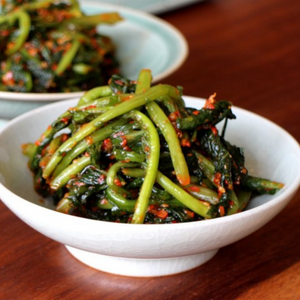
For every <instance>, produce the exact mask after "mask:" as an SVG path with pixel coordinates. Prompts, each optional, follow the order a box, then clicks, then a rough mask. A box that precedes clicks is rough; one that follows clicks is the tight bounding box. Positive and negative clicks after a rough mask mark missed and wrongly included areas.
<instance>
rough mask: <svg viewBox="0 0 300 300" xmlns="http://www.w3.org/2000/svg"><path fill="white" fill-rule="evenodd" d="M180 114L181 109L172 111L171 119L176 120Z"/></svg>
mask: <svg viewBox="0 0 300 300" xmlns="http://www.w3.org/2000/svg"><path fill="white" fill-rule="evenodd" d="M178 115H179V111H174V112H172V113H170V114H169V120H170V121H171V122H175V121H176V120H177V118H178Z"/></svg>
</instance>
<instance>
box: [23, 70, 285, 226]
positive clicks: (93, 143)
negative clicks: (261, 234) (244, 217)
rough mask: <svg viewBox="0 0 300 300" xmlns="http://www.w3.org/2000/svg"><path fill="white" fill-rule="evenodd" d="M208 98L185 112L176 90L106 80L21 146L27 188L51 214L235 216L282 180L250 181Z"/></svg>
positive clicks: (220, 113) (227, 111) (183, 218)
mask: <svg viewBox="0 0 300 300" xmlns="http://www.w3.org/2000/svg"><path fill="white" fill-rule="evenodd" d="M235 118H236V117H235V115H234V114H233V112H232V110H231V103H230V102H228V101H220V102H217V101H216V100H215V95H213V96H211V97H209V99H207V101H206V103H205V105H204V107H203V108H202V109H199V110H197V109H194V108H188V107H185V105H184V102H183V99H182V95H181V89H179V88H175V87H172V86H169V85H162V84H161V85H156V86H152V87H151V72H150V71H149V70H142V71H141V72H140V75H139V78H138V79H137V81H132V80H128V79H126V78H122V77H120V76H112V78H111V79H110V80H109V84H108V85H107V86H103V87H98V88H94V89H92V90H90V91H88V92H86V94H85V95H83V96H82V98H81V99H80V100H79V102H78V105H77V106H76V107H73V108H69V109H68V110H67V111H66V112H64V113H63V114H62V115H61V116H60V117H59V118H58V119H57V120H55V121H54V122H53V123H52V125H51V126H49V127H48V128H47V129H46V130H45V132H44V133H43V134H42V135H41V137H40V138H39V139H38V140H37V141H36V142H35V143H34V144H32V143H28V144H25V145H23V153H24V154H25V155H27V156H28V157H29V167H30V169H31V170H32V172H33V174H34V186H35V189H36V190H37V192H39V193H40V194H41V195H43V196H47V195H50V196H52V197H53V199H54V203H55V204H56V205H57V210H58V211H60V212H64V213H69V214H74V215H77V216H81V217H86V218H92V219H97V220H105V221H113V222H126V223H137V224H140V223H176V222H187V221H196V220H204V219H211V218H216V217H222V216H225V215H231V214H235V213H238V212H240V211H242V210H243V209H245V207H246V206H247V204H248V203H249V201H251V198H253V197H254V196H256V195H259V194H263V193H271V194H272V193H275V192H277V191H278V190H280V189H281V188H282V187H283V184H281V183H278V182H273V181H270V180H267V179H262V178H256V177H253V176H250V175H249V174H248V171H247V169H246V167H245V157H244V152H243V149H242V148H239V147H237V146H235V145H231V144H230V143H229V142H228V141H226V140H225V128H223V130H222V134H221V135H220V134H219V131H218V129H217V128H216V127H215V125H216V124H217V123H219V122H220V121H222V120H225V124H226V121H227V120H229V119H235Z"/></svg>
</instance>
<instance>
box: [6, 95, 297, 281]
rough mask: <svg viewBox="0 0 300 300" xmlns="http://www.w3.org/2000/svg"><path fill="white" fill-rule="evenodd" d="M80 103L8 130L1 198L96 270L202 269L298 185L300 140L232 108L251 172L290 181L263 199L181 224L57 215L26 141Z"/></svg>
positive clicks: (32, 116) (232, 130)
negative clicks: (41, 191) (38, 189)
mask: <svg viewBox="0 0 300 300" xmlns="http://www.w3.org/2000/svg"><path fill="white" fill-rule="evenodd" d="M185 101H186V104H187V106H193V107H197V108H200V107H202V106H203V103H204V102H203V100H201V99H197V98H192V97H185ZM75 103H76V100H68V101H62V102H58V103H55V104H51V105H49V106H44V107H41V108H38V109H36V110H34V111H31V112H28V113H26V114H24V115H22V116H19V117H18V118H16V119H14V120H12V121H10V122H9V123H8V124H7V126H6V127H5V128H3V129H2V131H1V132H0V198H1V199H2V201H3V202H4V203H5V204H6V205H7V206H8V207H9V208H10V209H11V210H12V211H13V212H14V213H15V214H16V215H17V216H18V217H19V218H21V219H22V220H23V221H24V222H25V223H27V224H28V225H30V226H31V227H32V228H34V229H35V230H37V231H39V232H40V233H42V234H44V235H46V236H48V237H50V238H51V239H53V240H55V241H57V242H59V243H62V244H63V245H66V247H67V249H68V250H69V251H70V253H71V254H72V255H74V256H75V257H76V258H77V259H79V260H80V261H82V262H83V263H85V264H87V265H89V266H92V267H94V268H96V269H99V270H102V271H106V272H110V273H115V274H120V275H128V276H162V275H170V274H175V273H180V272H183V271H187V270H189V269H192V268H195V267H197V266H199V265H201V264H203V263H204V262H206V261H207V260H209V259H210V258H212V257H213V256H214V255H215V254H216V252H217V251H218V249H219V248H220V247H223V246H226V245H228V244H230V243H233V242H235V241H237V240H239V239H241V238H243V237H245V236H247V235H249V234H251V233H252V232H254V231H255V230H257V229H259V228H260V227H262V226H263V225H265V224H266V223H267V222H268V221H269V220H271V219H272V218H273V217H274V216H275V215H276V214H278V213H279V212H280V211H281V210H282V209H283V208H284V206H285V205H286V204H287V203H288V202H289V201H290V200H291V198H292V197H293V195H294V194H295V193H296V191H297V189H298V187H299V184H300V172H299V170H300V148H299V144H298V143H297V142H296V141H295V140H294V139H293V137H291V136H290V135H289V134H288V133H287V132H286V131H285V130H283V129H282V128H280V127H278V126H277V125H275V124H274V123H272V122H270V121H268V120H266V119H264V118H262V117H260V116H258V115H256V114H253V113H251V112H248V111H245V110H243V109H239V108H236V107H233V112H234V113H235V114H236V116H237V120H232V121H229V122H228V127H227V132H226V139H227V140H229V141H230V142H232V143H233V144H236V145H238V146H240V147H244V149H245V155H246V166H247V168H248V170H249V173H250V174H252V175H254V176H261V177H266V178H268V179H272V180H276V181H280V182H282V183H284V184H285V187H284V188H283V189H282V190H281V191H280V192H278V193H277V194H276V195H264V196H260V197H257V198H255V199H253V200H252V202H251V203H250V205H249V207H248V209H247V210H246V211H244V212H242V213H238V214H236V215H231V216H226V217H222V218H217V219H212V220H206V221H199V222H190V223H178V224H160V225H158V224H157V225H154V224H152V225H144V224H142V225H136V224H135V225H133V224H119V223H110V222H103V221H95V220H88V219H84V218H79V217H75V216H71V215H65V214H62V213H58V212H56V211H54V207H53V206H52V205H51V204H50V203H49V202H47V201H45V200H43V199H41V198H40V196H38V195H37V194H36V193H35V191H34V189H33V182H32V177H31V174H30V171H29V170H28V168H27V157H25V156H23V155H22V153H21V145H22V144H23V143H27V142H33V141H35V140H36V139H37V138H38V137H39V136H40V134H41V133H42V132H43V130H44V129H45V128H47V126H48V125H49V124H50V123H51V122H52V121H53V120H54V119H55V118H56V117H57V116H58V115H60V114H61V113H62V112H63V111H65V110H66V109H68V108H69V107H71V106H74V105H75ZM12 137H13V138H12ZM262 242H263V241H262Z"/></svg>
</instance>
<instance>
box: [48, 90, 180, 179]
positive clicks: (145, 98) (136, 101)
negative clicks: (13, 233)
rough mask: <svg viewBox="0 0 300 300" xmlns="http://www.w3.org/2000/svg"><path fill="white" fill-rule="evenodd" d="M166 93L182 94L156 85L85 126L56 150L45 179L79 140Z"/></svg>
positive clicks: (172, 94) (175, 95)
mask: <svg viewBox="0 0 300 300" xmlns="http://www.w3.org/2000/svg"><path fill="white" fill-rule="evenodd" d="M165 94H167V95H170V96H171V97H174V98H175V97H178V96H180V94H179V91H178V90H177V89H176V88H174V87H172V86H169V85H164V84H162V85H158V86H154V87H152V88H150V89H148V90H147V91H145V92H143V93H141V94H137V95H134V96H133V97H132V98H131V99H129V100H127V101H125V102H122V103H120V104H119V105H117V106H116V107H115V108H113V109H111V110H109V111H107V112H105V113H104V114H102V115H100V116H99V117H97V118H96V119H94V120H93V121H91V122H90V123H88V124H86V125H85V126H83V127H82V128H81V129H80V130H79V131H77V132H76V133H75V134H74V135H73V136H72V137H71V138H69V139H68V140H67V141H66V142H65V143H64V144H62V145H61V146H60V147H59V149H58V150H57V151H56V152H55V154H54V155H53V156H52V157H51V159H50V161H49V162H48V164H47V166H46V167H45V169H44V171H43V177H44V178H45V179H47V178H49V176H50V175H51V174H52V172H53V171H54V169H55V167H56V166H57V164H58V163H59V162H60V161H61V159H62V155H63V153H65V152H68V151H70V150H71V149H72V148H73V147H74V146H75V145H76V144H77V143H78V142H79V141H81V140H82V139H83V138H85V137H86V136H88V135H89V134H91V133H92V132H94V131H95V130H96V129H97V128H99V127H101V126H103V125H104V124H105V123H106V122H108V121H110V120H112V119H114V118H116V117H118V116H120V115H122V114H125V113H127V112H129V111H131V110H133V109H135V108H137V107H140V106H143V105H145V104H146V103H148V102H150V101H153V100H155V99H157V98H159V97H161V96H163V95H165Z"/></svg>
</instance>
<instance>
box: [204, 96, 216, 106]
mask: <svg viewBox="0 0 300 300" xmlns="http://www.w3.org/2000/svg"><path fill="white" fill-rule="evenodd" d="M216 96H217V94H216V93H214V94H213V95H211V96H209V98H208V99H207V100H206V101H205V104H204V108H206V109H215V102H216V100H215V97H216Z"/></svg>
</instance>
